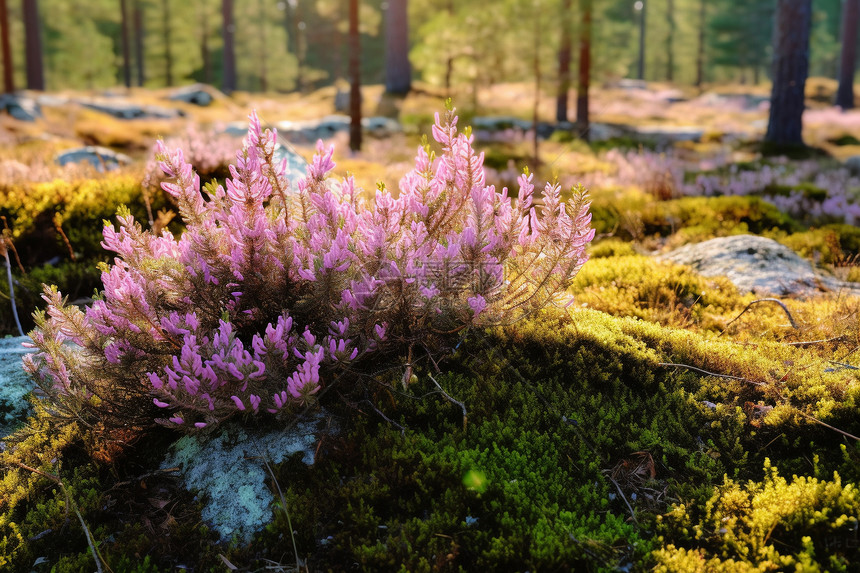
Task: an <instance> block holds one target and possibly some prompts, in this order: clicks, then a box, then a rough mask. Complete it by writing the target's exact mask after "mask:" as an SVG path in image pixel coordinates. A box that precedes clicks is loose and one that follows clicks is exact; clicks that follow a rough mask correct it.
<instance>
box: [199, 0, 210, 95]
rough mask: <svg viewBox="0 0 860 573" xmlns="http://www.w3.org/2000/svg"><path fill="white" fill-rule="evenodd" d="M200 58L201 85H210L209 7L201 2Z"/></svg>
mask: <svg viewBox="0 0 860 573" xmlns="http://www.w3.org/2000/svg"><path fill="white" fill-rule="evenodd" d="M200 58H201V59H202V60H203V83H205V84H211V83H212V57H211V56H210V54H209V6H208V5H207V2H206V0H203V2H202V5H201V8H200Z"/></svg>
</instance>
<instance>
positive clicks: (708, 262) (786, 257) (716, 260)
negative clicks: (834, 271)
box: [659, 235, 860, 297]
mask: <svg viewBox="0 0 860 573" xmlns="http://www.w3.org/2000/svg"><path fill="white" fill-rule="evenodd" d="M659 258H661V259H663V260H665V261H671V262H673V263H678V264H681V265H688V266H690V267H692V268H693V269H695V270H696V271H697V272H699V274H701V275H702V276H706V277H713V276H725V277H727V278H728V279H729V280H730V281H732V283H734V284H735V286H737V287H738V289H739V290H741V291H745V292H753V293H756V294H758V295H776V296H785V295H795V296H801V297H807V296H813V295H816V294H820V293H822V292H828V291H830V292H836V291H841V292H848V293H849V294H855V295H860V284H858V283H848V282H844V281H839V280H837V279H834V278H832V277H828V276H824V275H822V274H820V273H817V272H816V271H815V269H813V267H812V265H811V264H810V263H809V261H807V260H805V259H803V258H801V257H800V256H799V255H798V254H797V253H795V252H794V251H792V250H791V249H789V248H788V247H786V246H784V245H781V244H779V243H777V242H776V241H774V240H773V239H767V238H765V237H758V236H755V235H735V236H733V237H721V238H717V239H711V240H710V241H705V242H703V243H697V244H694V245H685V246H683V247H681V248H679V249H676V250H674V251H672V252H670V253H667V254H665V255H662V256H661V257H659Z"/></svg>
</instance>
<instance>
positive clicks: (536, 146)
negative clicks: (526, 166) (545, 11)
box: [532, 8, 542, 172]
mask: <svg viewBox="0 0 860 573" xmlns="http://www.w3.org/2000/svg"><path fill="white" fill-rule="evenodd" d="M540 13H541V12H540V8H538V9H537V10H535V12H534V14H533V16H534V19H535V29H534V58H533V60H532V72H533V73H534V76H535V96H534V102H533V104H532V155H533V156H534V157H533V162H534V164H533V167H534V170H535V172H537V170H538V167H539V166H540V141H539V140H538V121H539V119H540V117H539V114H540V39H541V32H542V26H541V20H540Z"/></svg>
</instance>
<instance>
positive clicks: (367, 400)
mask: <svg viewBox="0 0 860 573" xmlns="http://www.w3.org/2000/svg"><path fill="white" fill-rule="evenodd" d="M364 401H365V402H367V403H368V404H370V407H371V408H373V411H374V412H376V413H377V414H379V415H380V416H381V417H382V419H383V420H385V421H386V422H388V423H389V424H391V425H392V426H397V429H398V430H400V435H401V436H405V435H406V428H404V427H403V426H401V425H400V424H398V423H397V422H395V421H394V420H392V419H391V418H389V417H388V416H386V415H385V414H383V413H382V412H381V411H380V410H379V408H377V407H376V405H375V404H374V403H373V402H371V401H370V400H369V399H365V400H364Z"/></svg>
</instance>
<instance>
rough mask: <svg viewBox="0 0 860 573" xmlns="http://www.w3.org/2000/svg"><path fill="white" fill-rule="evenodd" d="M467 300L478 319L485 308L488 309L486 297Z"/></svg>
mask: <svg viewBox="0 0 860 573" xmlns="http://www.w3.org/2000/svg"><path fill="white" fill-rule="evenodd" d="M467 300H468V303H469V308H471V309H472V312H473V313H474V315H475V316H476V317H477V316H478V315H479V314H481V313H482V312H483V311H484V309H485V308H487V301H486V300H484V297H482V296H481V295H476V296H471V297H469V298H468V299H467Z"/></svg>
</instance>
